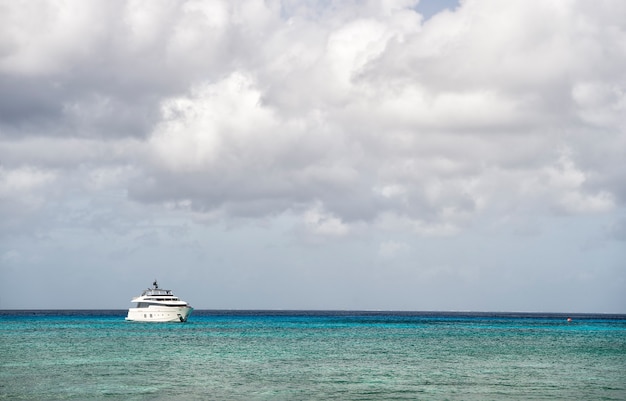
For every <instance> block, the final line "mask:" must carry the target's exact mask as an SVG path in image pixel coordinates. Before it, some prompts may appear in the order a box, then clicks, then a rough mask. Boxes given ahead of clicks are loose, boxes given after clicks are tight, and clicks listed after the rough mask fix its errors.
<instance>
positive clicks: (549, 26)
mask: <svg viewBox="0 0 626 401" xmlns="http://www.w3.org/2000/svg"><path fill="white" fill-rule="evenodd" d="M79 3H80V2H79ZM415 6H416V2H404V3H401V4H400V3H398V4H396V5H395V6H391V4H390V3H388V2H376V1H368V2H364V3H361V2H354V3H353V2H341V3H338V4H333V5H327V4H325V3H316V2H304V3H303V2H297V3H293V2H282V3H279V2H272V1H270V2H259V1H252V0H251V1H243V2H236V3H232V2H227V1H218V0H215V1H211V2H195V1H186V2H159V3H144V2H136V1H120V2H90V3H89V4H87V3H80V4H78V3H74V2H70V3H55V2H42V3H33V4H32V5H30V6H28V7H24V6H23V5H18V4H17V3H14V2H4V3H3V5H2V7H3V10H4V12H3V13H1V14H2V17H0V19H1V21H0V26H2V28H0V29H1V30H2V33H1V34H0V37H1V38H3V39H2V42H1V43H0V88H2V89H3V90H2V95H0V116H1V117H2V118H1V120H0V150H2V151H3V155H2V161H1V162H2V166H3V169H4V170H3V176H2V180H3V184H2V185H3V187H2V188H9V187H10V186H11V185H14V184H11V182H13V183H15V182H16V181H15V177H23V179H20V180H18V181H19V182H20V185H22V189H21V190H20V191H21V192H14V191H9V190H6V191H5V193H6V195H5V196H6V197H8V198H9V199H12V201H11V202H9V203H6V202H5V203H4V205H5V210H3V212H2V213H3V215H5V216H6V215H7V213H9V212H7V210H9V209H7V208H8V206H6V205H8V204H12V205H13V207H15V205H17V204H18V203H19V202H18V199H26V198H28V199H31V200H33V199H40V201H43V199H44V198H43V197H38V196H43V195H41V194H44V193H45V191H51V190H52V189H51V187H50V186H46V185H45V183H49V182H50V181H51V180H53V179H54V177H56V176H57V175H59V174H64V175H65V178H64V179H63V180H62V183H63V185H67V186H68V188H72V189H74V190H78V191H79V192H80V191H85V192H87V193H97V192H98V191H108V190H118V191H122V192H124V193H127V194H128V197H129V199H130V200H131V201H134V202H138V203H140V204H141V203H146V204H150V205H162V206H164V207H165V210H179V211H187V212H188V213H190V214H191V215H193V216H195V217H196V218H198V219H200V220H202V216H205V217H206V218H207V219H208V220H209V221H212V220H213V219H214V218H215V217H216V216H221V218H230V217H233V218H238V217H242V218H252V219H255V218H256V219H264V218H267V217H271V216H280V215H289V216H291V215H297V216H300V221H304V222H305V224H304V226H305V227H307V228H308V229H309V230H310V231H311V232H313V233H316V234H319V235H327V236H330V237H333V236H347V235H349V234H350V233H352V232H355V231H358V230H354V227H357V226H358V227H362V226H369V227H374V228H381V229H390V228H391V227H396V228H398V227H404V228H407V227H409V229H410V230H411V231H412V232H414V233H418V234H420V235H424V236H440V235H456V234H457V233H459V232H461V231H462V230H464V229H466V228H468V227H470V226H471V225H472V222H474V221H476V220H477V219H479V218H481V217H482V216H497V217H495V218H496V220H498V221H506V216H510V215H511V214H512V213H521V214H527V215H532V214H535V213H540V214H549V213H557V214H562V213H566V214H572V215H576V214H589V213H609V212H611V211H613V210H615V209H616V208H623V204H624V200H625V199H626V185H625V184H624V182H626V177H625V174H626V173H624V171H626V169H624V160H626V154H625V152H626V151H625V150H624V149H626V146H624V145H625V144H626V126H625V124H624V119H623V118H622V115H623V113H624V107H625V104H626V101H625V93H626V84H625V82H626V72H625V71H626V69H624V68H623V67H624V65H626V48H625V46H624V43H626V33H625V32H626V30H625V29H624V25H623V22H622V21H621V20H620V19H619V18H617V17H616V16H617V15H620V11H624V10H623V8H624V5H623V4H621V3H620V2H611V1H606V2H600V3H599V5H598V6H597V7H596V6H594V7H591V6H589V5H588V4H586V3H585V2H576V1H572V2H567V3H561V2H552V3H550V2H549V3H542V4H531V3H528V2H524V1H513V2H507V3H506V4H504V3H502V2H499V1H489V0H484V1H465V2H462V3H461V4H460V6H459V7H457V8H455V9H454V10H452V8H451V9H450V10H446V11H443V12H441V13H439V14H436V15H434V16H432V18H429V19H428V20H424V19H423V17H422V15H420V14H419V13H418V11H416V10H417V9H416V7H415ZM621 14H623V12H622V13H621ZM494 15H497V16H498V17H497V18H494V17H493V16H494ZM35 28H36V29H35ZM494 32H497V34H494ZM77 165H80V166H82V168H83V170H82V172H80V173H79V172H76V171H74V169H75V166H77ZM20 174H21V175H20ZM12 177H13V178H12ZM37 180H39V181H37ZM35 182H39V184H37V185H35ZM29 183H30V184H29ZM31 184H32V185H31ZM57 190H58V189H57ZM59 192H64V191H63V190H59ZM60 196H61V197H62V195H60ZM33 202H34V201H33ZM31 204H34V203H31Z"/></svg>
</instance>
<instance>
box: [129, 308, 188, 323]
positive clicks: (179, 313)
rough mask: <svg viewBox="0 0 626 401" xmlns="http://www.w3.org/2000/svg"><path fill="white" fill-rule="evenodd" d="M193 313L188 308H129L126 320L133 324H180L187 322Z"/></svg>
mask: <svg viewBox="0 0 626 401" xmlns="http://www.w3.org/2000/svg"><path fill="white" fill-rule="evenodd" d="M192 311H193V308H192V307H189V306H155V305H150V306H149V307H147V308H130V309H128V316H126V320H131V321H134V322H181V323H184V322H186V321H187V318H188V317H189V315H191V312H192Z"/></svg>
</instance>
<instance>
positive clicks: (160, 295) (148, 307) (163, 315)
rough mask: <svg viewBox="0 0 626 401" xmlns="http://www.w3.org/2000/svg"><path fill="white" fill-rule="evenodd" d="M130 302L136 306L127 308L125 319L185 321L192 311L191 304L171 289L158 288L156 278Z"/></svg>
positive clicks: (138, 320)
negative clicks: (150, 285) (150, 286)
mask: <svg viewBox="0 0 626 401" xmlns="http://www.w3.org/2000/svg"><path fill="white" fill-rule="evenodd" d="M131 302H136V303H137V307H136V308H129V309H128V316H126V320H134V321H137V322H186V321H187V318H188V317H189V315H191V312H192V311H193V308H192V307H191V305H189V304H188V303H187V302H185V301H182V300H180V299H179V298H178V297H176V296H174V294H172V291H171V290H164V289H162V288H159V284H158V283H157V281H156V280H154V283H152V288H148V289H147V290H144V291H143V292H142V293H141V295H140V296H138V297H135V298H133V299H132V301H131Z"/></svg>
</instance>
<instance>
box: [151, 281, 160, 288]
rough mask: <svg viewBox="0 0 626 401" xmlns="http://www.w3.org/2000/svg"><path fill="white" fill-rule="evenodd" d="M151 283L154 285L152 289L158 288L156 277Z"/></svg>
mask: <svg viewBox="0 0 626 401" xmlns="http://www.w3.org/2000/svg"><path fill="white" fill-rule="evenodd" d="M152 285H153V286H154V289H155V290H156V289H157V288H159V285H158V284H157V281H156V279H155V280H154V283H152Z"/></svg>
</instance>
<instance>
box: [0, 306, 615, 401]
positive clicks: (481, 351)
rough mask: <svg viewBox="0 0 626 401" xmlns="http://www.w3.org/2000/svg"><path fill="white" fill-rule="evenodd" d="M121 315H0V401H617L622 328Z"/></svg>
mask: <svg viewBox="0 0 626 401" xmlns="http://www.w3.org/2000/svg"><path fill="white" fill-rule="evenodd" d="M125 315H126V311H123V310H112V311H106V310H77V311H70V310H54V311H47V310H45V311H42V310H19V311H16V310H12V311H0V399H2V400H342V401H347V400H626V315H604V314H603V315H593V314H572V315H564V314H532V313H467V312H384V311H380V312H379V311H376V312H372V311H212V310H196V311H194V313H193V314H192V315H191V317H190V319H189V321H188V322H187V323H139V322H128V321H125V320H124V317H125ZM568 318H569V319H568Z"/></svg>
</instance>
